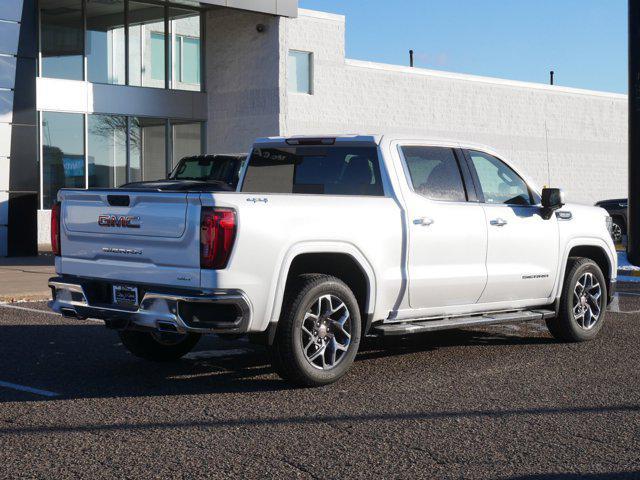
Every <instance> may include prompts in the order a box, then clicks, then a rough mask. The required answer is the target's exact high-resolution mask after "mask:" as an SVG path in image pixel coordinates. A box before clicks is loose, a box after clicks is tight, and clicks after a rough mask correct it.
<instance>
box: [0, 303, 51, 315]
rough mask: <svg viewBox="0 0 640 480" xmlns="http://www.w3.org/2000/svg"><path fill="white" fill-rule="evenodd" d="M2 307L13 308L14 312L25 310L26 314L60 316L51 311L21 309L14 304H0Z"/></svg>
mask: <svg viewBox="0 0 640 480" xmlns="http://www.w3.org/2000/svg"><path fill="white" fill-rule="evenodd" d="M0 307H2V308H11V309H13V310H23V311H25V312H34V313H44V314H45V315H55V316H60V314H59V313H56V312H52V311H49V310H39V309H37V308H29V307H21V306H20V305H12V304H9V303H0Z"/></svg>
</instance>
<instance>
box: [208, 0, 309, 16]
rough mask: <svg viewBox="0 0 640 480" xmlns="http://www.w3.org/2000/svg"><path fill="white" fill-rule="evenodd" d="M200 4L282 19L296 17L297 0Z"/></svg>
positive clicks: (213, 0) (229, 0) (232, 0)
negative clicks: (270, 15)
mask: <svg viewBox="0 0 640 480" xmlns="http://www.w3.org/2000/svg"><path fill="white" fill-rule="evenodd" d="M200 3H202V4H204V5H220V6H222V7H230V8H239V9H242V10H251V11H253V12H260V13H270V14H272V15H281V16H284V17H296V16H297V15H298V0H200Z"/></svg>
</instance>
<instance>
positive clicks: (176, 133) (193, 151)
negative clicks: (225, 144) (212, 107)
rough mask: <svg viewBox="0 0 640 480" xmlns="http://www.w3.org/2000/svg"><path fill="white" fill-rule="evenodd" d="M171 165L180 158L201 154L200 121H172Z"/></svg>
mask: <svg viewBox="0 0 640 480" xmlns="http://www.w3.org/2000/svg"><path fill="white" fill-rule="evenodd" d="M172 129H173V130H172V131H173V135H172V142H173V165H174V166H175V165H176V164H177V163H178V162H179V161H180V159H182V158H184V157H191V156H193V155H201V154H202V123H200V122H196V123H178V122H175V121H174V122H172Z"/></svg>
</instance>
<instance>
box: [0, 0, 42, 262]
mask: <svg viewBox="0 0 640 480" xmlns="http://www.w3.org/2000/svg"><path fill="white" fill-rule="evenodd" d="M0 19H2V20H4V21H3V22H0V54H2V55H3V56H2V57H0V63H1V65H0V72H1V74H0V77H1V78H0V88H1V89H3V90H0V99H1V100H2V101H0V104H1V107H0V109H1V111H0V255H2V256H5V255H9V256H18V255H35V254H37V214H38V210H37V196H38V150H37V145H38V127H37V123H38V122H37V120H38V117H37V111H36V74H37V68H36V67H37V53H38V49H37V11H36V0H2V2H0Z"/></svg>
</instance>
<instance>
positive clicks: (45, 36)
mask: <svg viewBox="0 0 640 480" xmlns="http://www.w3.org/2000/svg"><path fill="white" fill-rule="evenodd" d="M40 36H41V38H40V44H41V49H40V50H41V54H42V65H41V68H42V76H43V77H51V78H63V79H67V80H82V79H83V77H84V73H83V72H84V62H83V58H84V40H83V19H82V2H81V0H40Z"/></svg>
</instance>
